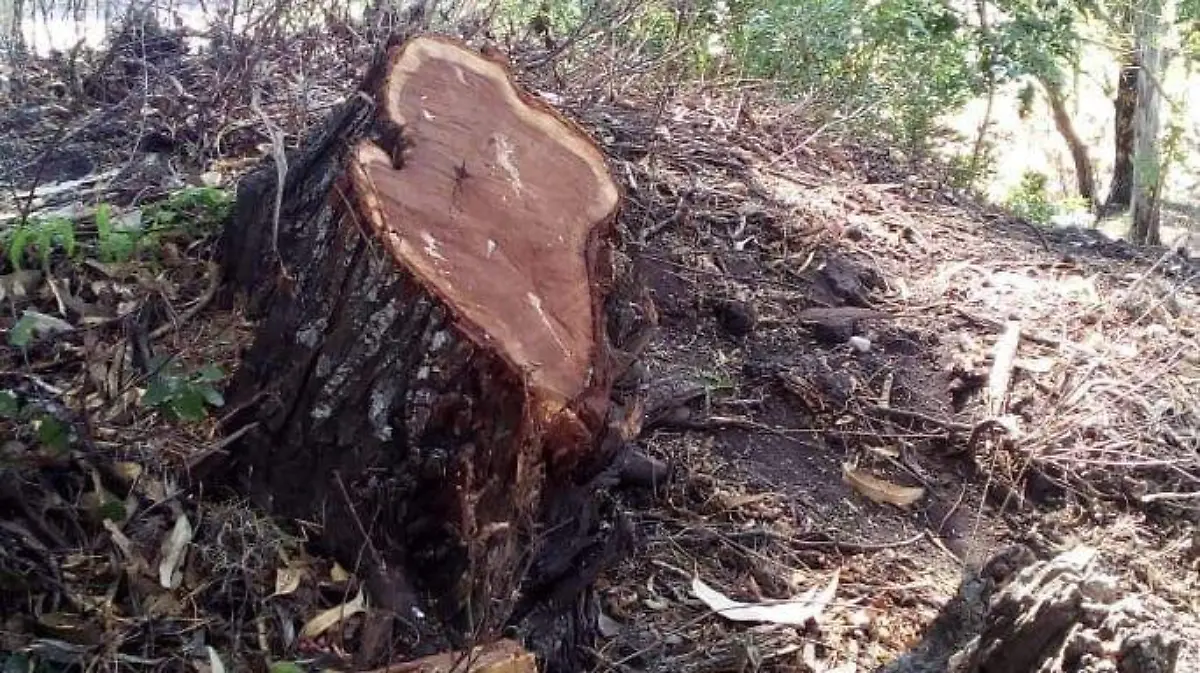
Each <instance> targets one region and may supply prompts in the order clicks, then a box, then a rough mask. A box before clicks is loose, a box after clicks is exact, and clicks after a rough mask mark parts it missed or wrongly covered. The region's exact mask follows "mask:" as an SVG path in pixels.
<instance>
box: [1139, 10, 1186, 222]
mask: <svg viewBox="0 0 1200 673" xmlns="http://www.w3.org/2000/svg"><path fill="white" fill-rule="evenodd" d="M1174 9H1175V2H1174V0H1141V4H1140V5H1139V6H1138V7H1137V8H1136V9H1135V10H1134V11H1135V12H1136V14H1135V16H1134V23H1135V33H1134V34H1135V36H1136V41H1137V54H1138V63H1140V64H1141V71H1140V75H1139V77H1138V104H1137V110H1136V112H1135V113H1134V117H1133V123H1134V130H1133V137H1134V140H1133V166H1134V170H1133V198H1132V206H1133V225H1132V227H1131V228H1130V231H1129V238H1130V240H1131V241H1133V242H1134V243H1138V244H1141V245H1158V244H1159V243H1160V239H1159V231H1158V229H1159V221H1160V220H1161V217H1162V182H1163V168H1164V164H1163V157H1162V152H1161V148H1160V146H1159V136H1160V135H1161V134H1160V131H1161V130H1162V120H1161V112H1162V103H1163V101H1162V92H1161V91H1160V90H1159V83H1160V82H1161V81H1162V75H1163V73H1164V72H1165V71H1166V67H1165V66H1166V60H1167V59H1166V54H1165V53H1164V48H1163V41H1164V39H1165V38H1166V36H1167V31H1168V30H1170V26H1171V24H1172V22H1173V19H1174Z"/></svg>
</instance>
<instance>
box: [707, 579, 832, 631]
mask: <svg viewBox="0 0 1200 673" xmlns="http://www.w3.org/2000/svg"><path fill="white" fill-rule="evenodd" d="M839 575H841V571H840V570H837V571H834V573H833V577H832V578H830V580H829V584H827V585H825V587H824V588H820V587H813V588H811V589H809V590H808V591H805V592H804V593H803V594H800V595H799V596H797V597H795V598H792V599H788V600H783V601H763V602H761V603H741V602H738V601H735V600H733V599H731V598H729V597H727V596H725V595H724V594H722V593H721V592H719V591H717V590H716V589H713V588H712V587H710V586H708V585H707V584H705V583H704V582H702V581H701V580H700V578H699V577H693V578H692V593H694V594H696V598H699V599H700V600H701V601H703V602H704V604H705V605H707V606H708V607H709V608H710V609H711V610H712V611H713V612H716V613H717V614H719V615H721V616H722V617H724V618H726V619H731V620H733V621H737V622H770V623H772V624H782V625H789V626H803V625H805V624H807V623H808V621H809V620H810V619H816V618H817V617H819V616H820V615H821V613H822V612H824V611H825V607H826V606H827V605H829V601H831V600H833V596H834V594H835V593H836V592H837V586H838V577H839Z"/></svg>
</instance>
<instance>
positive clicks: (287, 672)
mask: <svg viewBox="0 0 1200 673" xmlns="http://www.w3.org/2000/svg"><path fill="white" fill-rule="evenodd" d="M268 670H269V671H270V673H304V669H303V668H301V667H300V665H299V664H295V663H292V662H290V661H276V662H274V663H272V664H271V667H270V668H269V669H268Z"/></svg>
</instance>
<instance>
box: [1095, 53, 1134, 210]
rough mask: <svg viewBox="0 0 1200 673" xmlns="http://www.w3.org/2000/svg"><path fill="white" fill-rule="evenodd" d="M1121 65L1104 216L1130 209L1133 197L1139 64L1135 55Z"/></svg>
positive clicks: (1114, 102)
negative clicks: (1110, 168)
mask: <svg viewBox="0 0 1200 673" xmlns="http://www.w3.org/2000/svg"><path fill="white" fill-rule="evenodd" d="M1127 58H1128V61H1127V62H1126V63H1125V64H1124V65H1122V66H1121V74H1120V77H1119V78H1118V79H1117V96H1116V98H1114V99H1113V108H1114V113H1115V123H1114V126H1113V174H1112V181H1111V182H1110V183H1109V186H1108V198H1107V199H1105V201H1104V212H1103V214H1104V215H1116V214H1118V213H1123V212H1125V211H1126V210H1128V209H1129V205H1130V202H1131V199H1132V195H1133V135H1134V134H1133V115H1134V112H1136V111H1137V98H1138V69H1139V68H1138V64H1137V61H1136V60H1135V59H1134V57H1133V53H1132V52H1130V54H1129V55H1128V57H1127Z"/></svg>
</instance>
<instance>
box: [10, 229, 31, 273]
mask: <svg viewBox="0 0 1200 673" xmlns="http://www.w3.org/2000/svg"><path fill="white" fill-rule="evenodd" d="M32 236H33V231H32V230H31V229H30V226H29V224H28V223H25V224H22V225H20V226H18V227H17V228H16V229H15V230H13V233H12V240H11V241H9V244H8V261H9V262H11V263H12V266H13V269H16V270H18V271H20V270H21V263H22V262H23V261H24V259H25V249H26V248H28V247H29V239H30V238H31V237H32Z"/></svg>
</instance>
